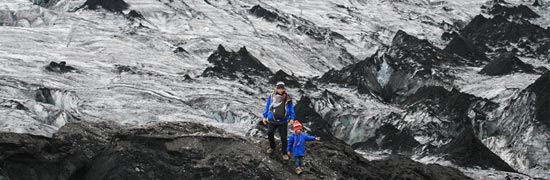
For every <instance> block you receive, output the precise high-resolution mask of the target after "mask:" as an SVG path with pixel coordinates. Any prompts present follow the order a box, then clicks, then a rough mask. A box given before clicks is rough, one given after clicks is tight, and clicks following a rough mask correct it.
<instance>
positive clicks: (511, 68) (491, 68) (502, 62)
mask: <svg viewBox="0 0 550 180" xmlns="http://www.w3.org/2000/svg"><path fill="white" fill-rule="evenodd" d="M515 72H525V73H534V72H535V70H534V67H533V66H531V65H530V64H526V63H524V62H523V61H521V60H520V59H518V58H517V57H515V56H514V55H512V54H503V55H501V56H499V57H497V58H495V59H494V60H493V61H491V62H490V63H489V64H487V65H485V67H483V69H481V71H479V74H486V75H489V76H501V75H506V74H511V73H515Z"/></svg>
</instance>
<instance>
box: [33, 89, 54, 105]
mask: <svg viewBox="0 0 550 180" xmlns="http://www.w3.org/2000/svg"><path fill="white" fill-rule="evenodd" d="M35 100H36V101H38V102H42V103H46V104H51V105H55V100H54V99H53V97H52V90H51V89H50V88H44V87H42V88H39V89H38V90H37V91H36V94H35Z"/></svg>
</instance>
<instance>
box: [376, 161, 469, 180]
mask: <svg viewBox="0 0 550 180" xmlns="http://www.w3.org/2000/svg"><path fill="white" fill-rule="evenodd" d="M373 163H374V165H375V166H377V167H381V168H383V169H386V168H391V169H392V171H391V173H390V174H389V176H388V177H389V178H388V179H425V180H440V179H464V180H467V179H471V178H469V177H467V176H464V175H461V174H462V172H460V171H459V170H457V169H453V168H450V167H445V166H441V165H438V164H428V165H426V166H423V167H420V166H418V165H417V162H414V161H413V160H411V159H409V158H408V157H404V156H399V155H392V156H390V157H389V158H387V159H385V160H378V161H373Z"/></svg>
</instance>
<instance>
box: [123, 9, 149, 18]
mask: <svg viewBox="0 0 550 180" xmlns="http://www.w3.org/2000/svg"><path fill="white" fill-rule="evenodd" d="M126 18H128V19H130V20H135V19H145V18H144V17H143V14H141V13H140V12H138V11H136V10H130V12H128V14H126Z"/></svg>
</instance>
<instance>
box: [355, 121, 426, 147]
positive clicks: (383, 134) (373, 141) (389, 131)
mask: <svg viewBox="0 0 550 180" xmlns="http://www.w3.org/2000/svg"><path fill="white" fill-rule="evenodd" d="M408 131H409V130H407V129H405V130H399V129H397V128H395V126H393V125H391V124H384V125H382V126H381V127H379V128H378V129H376V132H375V135H374V136H373V137H371V138H369V139H367V140H366V141H364V142H359V143H355V144H353V145H352V147H353V149H368V150H385V149H389V150H392V152H393V153H410V152H412V150H413V149H414V148H415V147H418V146H420V143H419V142H418V141H416V140H415V139H414V137H413V136H412V135H411V133H410V132H408Z"/></svg>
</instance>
